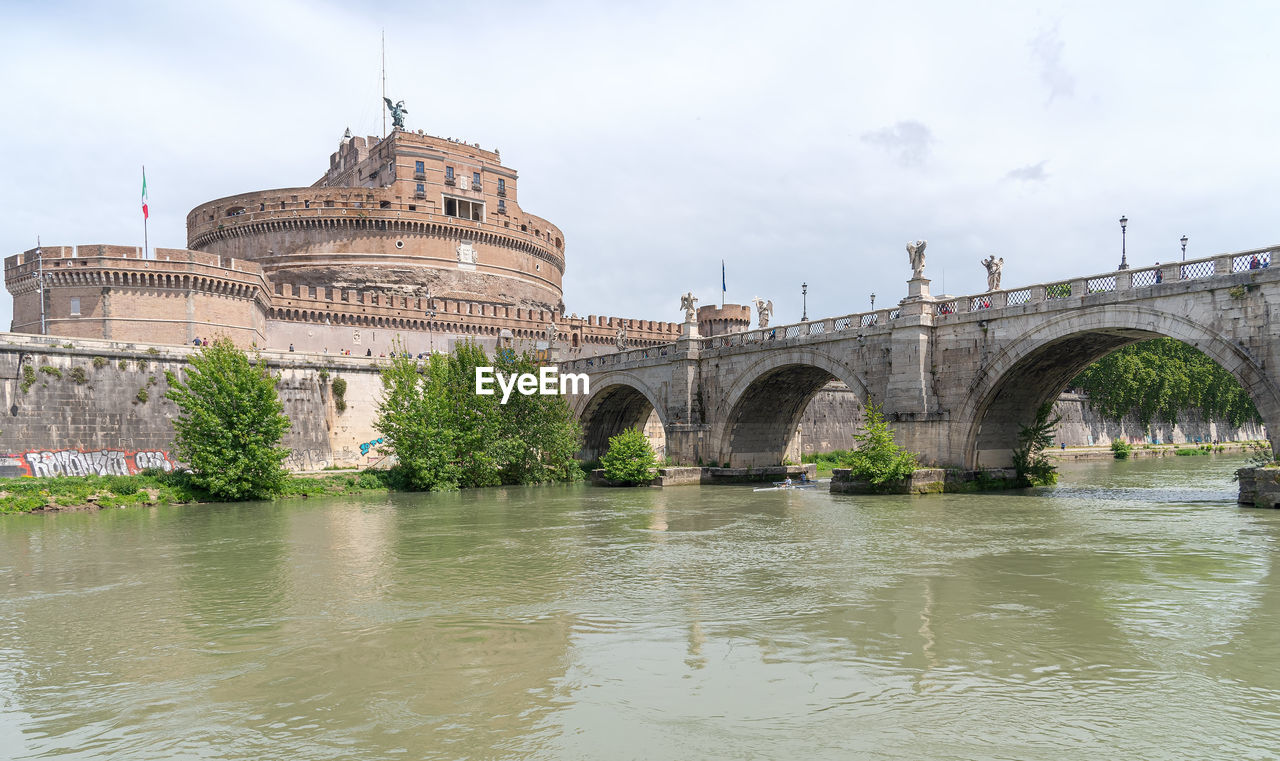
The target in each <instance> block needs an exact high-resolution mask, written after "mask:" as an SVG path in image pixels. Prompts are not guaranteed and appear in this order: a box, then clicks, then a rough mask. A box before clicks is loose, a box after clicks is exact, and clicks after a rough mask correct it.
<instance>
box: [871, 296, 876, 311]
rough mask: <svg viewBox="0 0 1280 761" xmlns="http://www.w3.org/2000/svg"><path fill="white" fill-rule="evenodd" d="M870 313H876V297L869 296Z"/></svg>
mask: <svg viewBox="0 0 1280 761" xmlns="http://www.w3.org/2000/svg"><path fill="white" fill-rule="evenodd" d="M871 311H873V312H874V311H876V295H875V294H874V293H873V294H871Z"/></svg>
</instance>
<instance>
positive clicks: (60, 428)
mask: <svg viewBox="0 0 1280 761" xmlns="http://www.w3.org/2000/svg"><path fill="white" fill-rule="evenodd" d="M194 351H196V349H195V348H194V347H190V346H164V345H149V344H133V343H123V342H113V341H94V340H87V339H67V338H53V337H44V336H29V335H20V334H14V333H0V409H3V410H4V411H5V412H6V413H7V414H6V415H5V420H4V422H3V423H0V477H5V476H10V477H12V476H57V475H76V476H79V475H104V476H106V475H128V474H131V473H137V472H138V471H140V470H143V469H144V468H149V467H158V468H161V469H164V470H172V469H173V468H174V467H176V465H177V464H178V463H177V462H176V459H175V455H174V454H173V452H172V449H173V425H172V422H171V420H172V418H173V417H174V416H175V415H177V414H178V409H177V407H176V406H175V405H174V404H173V402H171V401H169V400H168V399H166V398H165V392H166V391H167V390H168V380H167V378H166V372H172V373H174V374H175V375H177V376H179V377H181V376H182V374H183V372H184V371H185V368H186V367H187V361H188V358H189V357H190V355H191V354H192V353H193V352H194ZM261 358H262V359H263V360H264V361H266V363H267V365H268V367H269V368H270V370H271V372H273V373H276V374H278V375H279V376H280V383H279V384H278V386H277V388H278V390H279V393H280V401H281V402H282V403H283V404H284V410H285V414H286V415H288V416H289V419H290V420H291V421H292V426H291V427H290V429H289V431H288V433H287V434H286V435H285V440H284V445H285V446H286V447H288V448H289V450H290V456H289V459H288V460H287V461H286V466H287V467H288V468H289V469H290V470H293V471H318V470H323V469H325V468H327V467H330V466H348V467H368V466H370V465H374V464H376V462H377V461H378V460H380V459H381V457H382V455H381V454H380V453H379V452H378V449H377V445H378V443H379V438H378V434H377V433H376V432H375V431H374V430H373V421H374V418H375V417H376V413H377V409H376V408H377V398H378V395H379V390H380V388H381V381H380V379H379V374H378V369H379V365H378V363H377V361H376V360H374V359H366V358H364V357H340V356H336V355H324V354H304V353H301V352H298V353H291V352H263V353H262V354H261ZM337 378H342V379H343V380H344V381H346V392H345V395H344V402H345V406H344V408H343V409H342V410H341V411H339V409H338V407H339V406H340V405H338V404H337V403H336V402H337V400H336V398H335V395H334V391H333V381H334V380H336V379H337Z"/></svg>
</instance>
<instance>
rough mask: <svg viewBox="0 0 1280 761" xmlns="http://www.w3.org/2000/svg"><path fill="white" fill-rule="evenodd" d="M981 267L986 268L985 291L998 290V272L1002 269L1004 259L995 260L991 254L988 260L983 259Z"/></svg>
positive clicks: (994, 256)
mask: <svg viewBox="0 0 1280 761" xmlns="http://www.w3.org/2000/svg"><path fill="white" fill-rule="evenodd" d="M982 266H983V267H986V268H987V290H988V291H998V290H1000V270H1002V269H1004V257H1003V256H1002V257H1000V258H999V259H996V255H995V254H992V255H991V258H990V259H983V260H982Z"/></svg>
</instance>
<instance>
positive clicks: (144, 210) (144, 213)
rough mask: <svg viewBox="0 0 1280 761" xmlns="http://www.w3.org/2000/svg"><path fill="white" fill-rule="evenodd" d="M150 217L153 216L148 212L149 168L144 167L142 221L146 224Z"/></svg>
mask: <svg viewBox="0 0 1280 761" xmlns="http://www.w3.org/2000/svg"><path fill="white" fill-rule="evenodd" d="M150 217H151V214H150V212H149V211H147V168H146V167H145V166H144V167H142V219H143V221H144V222H145V221H146V220H147V219H149V218H150Z"/></svg>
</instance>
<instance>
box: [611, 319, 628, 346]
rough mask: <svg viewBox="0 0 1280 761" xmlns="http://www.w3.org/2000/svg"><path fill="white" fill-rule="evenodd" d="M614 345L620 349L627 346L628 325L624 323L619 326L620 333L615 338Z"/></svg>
mask: <svg viewBox="0 0 1280 761" xmlns="http://www.w3.org/2000/svg"><path fill="white" fill-rule="evenodd" d="M613 345H614V346H617V347H618V351H622V350H623V349H625V348H627V326H626V325H623V326H622V327H620V328H618V335H617V336H615V337H614V339H613Z"/></svg>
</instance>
